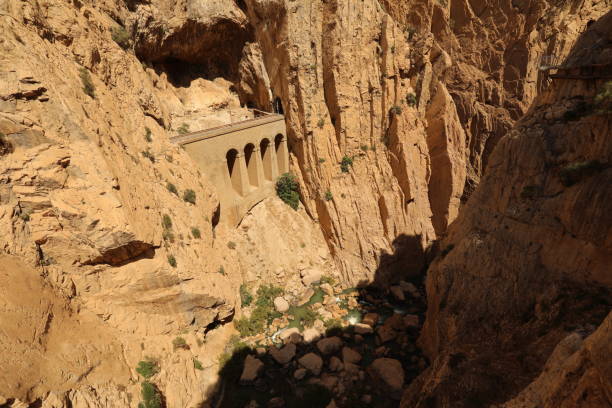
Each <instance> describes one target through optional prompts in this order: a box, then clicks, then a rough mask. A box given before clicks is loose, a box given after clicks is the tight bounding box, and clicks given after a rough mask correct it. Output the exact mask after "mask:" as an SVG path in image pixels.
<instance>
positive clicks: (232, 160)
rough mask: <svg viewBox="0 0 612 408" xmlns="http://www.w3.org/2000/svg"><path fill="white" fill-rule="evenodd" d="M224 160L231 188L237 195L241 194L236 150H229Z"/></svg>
mask: <svg viewBox="0 0 612 408" xmlns="http://www.w3.org/2000/svg"><path fill="white" fill-rule="evenodd" d="M225 160H226V161H227V171H228V172H229V177H230V180H231V182H232V187H233V188H234V190H235V191H236V192H237V193H238V194H242V185H241V177H240V162H239V160H240V157H239V155H238V150H236V149H229V150H228V151H227V153H226V154H225Z"/></svg>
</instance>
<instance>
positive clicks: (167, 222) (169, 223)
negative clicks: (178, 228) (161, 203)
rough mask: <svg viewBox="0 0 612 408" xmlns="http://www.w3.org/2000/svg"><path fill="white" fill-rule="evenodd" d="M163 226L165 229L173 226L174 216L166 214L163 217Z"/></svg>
mask: <svg viewBox="0 0 612 408" xmlns="http://www.w3.org/2000/svg"><path fill="white" fill-rule="evenodd" d="M162 227H164V229H170V228H172V218H170V216H169V215H168V214H164V215H163V217H162Z"/></svg>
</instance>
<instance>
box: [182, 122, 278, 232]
mask: <svg viewBox="0 0 612 408" xmlns="http://www.w3.org/2000/svg"><path fill="white" fill-rule="evenodd" d="M254 116H255V117H254V118H253V119H249V120H245V121H242V122H237V123H232V124H228V125H223V126H219V127H215V128H211V129H206V130H202V131H199V132H194V133H188V134H185V135H180V136H176V137H173V138H171V141H172V142H173V143H177V144H178V145H180V146H181V147H183V148H184V149H185V151H187V153H188V154H189V156H191V158H192V159H193V160H194V161H195V162H196V163H197V164H198V165H199V166H200V168H201V169H202V171H203V172H204V173H205V174H206V175H207V176H208V177H209V179H210V180H212V182H213V184H214V185H215V187H216V188H217V194H218V195H219V200H220V201H221V218H220V219H221V220H222V221H224V222H228V223H230V224H232V225H237V224H238V223H239V222H240V220H242V217H244V215H245V214H246V213H247V211H249V210H250V209H251V208H252V207H253V206H254V205H255V204H257V203H258V202H260V201H262V200H263V199H264V198H266V197H269V196H271V195H273V194H275V183H276V179H277V177H278V176H279V175H281V174H283V173H286V172H288V171H289V153H288V150H287V136H286V134H287V131H286V127H285V117H284V116H283V115H278V114H269V113H265V112H259V111H254Z"/></svg>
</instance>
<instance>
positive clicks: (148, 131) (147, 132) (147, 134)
mask: <svg viewBox="0 0 612 408" xmlns="http://www.w3.org/2000/svg"><path fill="white" fill-rule="evenodd" d="M151 135H152V133H151V129H149V128H148V127H145V140H146V141H147V143H151V142H152V141H153V137H152V136H151Z"/></svg>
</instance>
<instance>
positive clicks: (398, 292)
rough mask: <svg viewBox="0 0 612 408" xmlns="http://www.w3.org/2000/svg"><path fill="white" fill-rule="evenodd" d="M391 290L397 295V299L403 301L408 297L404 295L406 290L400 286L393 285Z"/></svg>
mask: <svg viewBox="0 0 612 408" xmlns="http://www.w3.org/2000/svg"><path fill="white" fill-rule="evenodd" d="M389 290H390V291H391V294H392V295H393V296H395V298H396V299H397V300H399V301H402V302H403V301H404V300H406V297H405V296H404V291H403V290H402V288H400V287H399V286H391V287H390V288H389Z"/></svg>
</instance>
